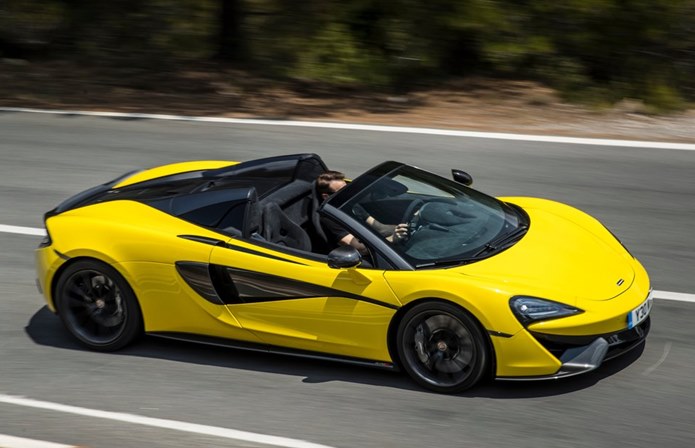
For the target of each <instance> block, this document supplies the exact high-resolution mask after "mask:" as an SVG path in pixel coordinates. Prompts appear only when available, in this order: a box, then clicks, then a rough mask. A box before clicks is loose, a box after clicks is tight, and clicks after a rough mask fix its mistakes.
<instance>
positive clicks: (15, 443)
mask: <svg viewBox="0 0 695 448" xmlns="http://www.w3.org/2000/svg"><path fill="white" fill-rule="evenodd" d="M0 448H77V447H75V445H63V444H62V443H53V442H45V441H43V440H34V439H25V438H22V437H13V436H8V435H5V434H0Z"/></svg>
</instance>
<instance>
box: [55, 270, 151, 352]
mask: <svg viewBox="0 0 695 448" xmlns="http://www.w3.org/2000/svg"><path fill="white" fill-rule="evenodd" d="M55 301H56V306H57V308H58V314H59V315H60V318H61V320H62V321H63V324H64V325H65V327H66V328H67V329H68V331H70V333H72V335H73V336H75V337H76V338H77V339H78V340H79V341H80V342H81V343H83V344H84V345H86V346H87V347H89V348H91V349H92V350H99V351H113V350H118V349H120V348H122V347H124V346H126V345H127V344H129V343H131V342H133V341H134V340H135V339H136V338H137V337H138V336H139V335H140V334H141V333H142V327H143V325H142V314H141V312H140V307H139V305H138V302H137V299H136V298H135V294H134V293H133V290H132V289H131V288H130V286H129V285H128V283H127V282H126V281H125V279H124V278H123V277H122V276H121V274H119V273H118V271H116V270H115V269H114V268H112V267H111V266H109V265H107V264H104V263H102V262H99V261H96V260H80V261H77V262H75V263H74V264H72V265H70V266H68V267H67V268H66V269H65V271H64V272H63V273H62V275H61V276H60V279H59V280H58V285H57V287H56V294H55Z"/></svg>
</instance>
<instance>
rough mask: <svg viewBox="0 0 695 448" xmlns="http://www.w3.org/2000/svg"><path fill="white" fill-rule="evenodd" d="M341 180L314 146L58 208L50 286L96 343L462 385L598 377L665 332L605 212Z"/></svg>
mask: <svg viewBox="0 0 695 448" xmlns="http://www.w3.org/2000/svg"><path fill="white" fill-rule="evenodd" d="M325 171H326V166H325V164H324V163H323V161H322V160H321V159H320V158H319V157H318V156H316V155H314V154H299V155H291V156H280V157H272V158H267V159H261V160H253V161H248V162H242V163H238V162H230V161H196V162H183V163H177V164H172V165H166V166H161V167H157V168H153V169H149V170H145V171H140V172H133V173H128V174H126V175H124V176H122V177H120V178H118V179H116V180H114V181H112V182H108V183H106V184H103V185H100V186H97V187H94V188H92V189H90V190H87V191H85V192H83V193H80V194H78V195H76V196H74V197H72V198H70V199H68V200H66V201H65V202H63V203H62V204H60V205H59V206H58V207H56V208H55V209H53V210H51V211H49V212H48V213H46V215H45V225H46V231H47V236H46V238H45V239H44V240H43V241H42V242H41V244H40V246H39V248H38V249H37V252H36V261H37V273H38V282H37V283H38V285H39V288H40V289H41V291H43V294H44V295H45V298H46V301H47V302H48V307H49V308H50V309H51V310H52V311H54V312H56V313H57V314H58V315H59V316H60V318H61V319H62V321H63V323H64V324H65V326H66V328H67V329H68V331H69V332H70V333H72V334H73V335H74V336H75V337H76V338H77V339H78V340H79V341H81V342H82V343H83V344H85V345H86V346H88V347H90V348H92V349H95V350H104V351H106V350H116V349H119V348H121V347H123V346H125V345H126V344H129V343H131V342H133V341H134V340H135V339H136V338H137V337H138V336H139V335H140V334H142V333H143V332H145V333H148V334H151V335H157V336H161V337H167V338H173V339H184V340H192V341H198V342H203V343H212V344H216V345H220V344H223V345H229V346H232V347H239V348H245V349H251V350H262V351H271V352H281V353H286V354H291V355H299V356H309V357H319V358H330V359H337V360H342V361H346V362H352V363H359V364H365V365H373V366H379V367H385V368H400V369H402V370H405V371H406V372H407V373H408V374H409V375H410V376H411V377H412V379H413V380H415V381H416V382H417V383H419V384H420V385H422V386H424V387H426V388H429V389H431V390H434V391H437V392H445V393H452V392H458V391H462V390H464V389H467V388H469V387H471V386H473V385H474V384H476V383H477V382H478V381H479V380H480V379H481V378H483V377H484V376H492V377H495V378H498V379H544V378H559V377H566V376H571V375H576V374H579V373H583V372H588V371H590V370H592V369H595V368H597V367H598V366H599V365H600V364H601V363H602V362H604V361H605V360H607V359H609V358H612V357H614V356H617V355H620V354H622V353H624V352H626V351H627V350H629V349H631V348H633V347H635V346H637V345H639V344H640V343H642V341H643V340H644V339H645V337H646V336H647V333H648V331H649V312H650V309H651V306H652V299H651V290H650V284H649V278H648V276H647V273H646V271H645V270H644V268H643V267H642V266H641V265H640V263H639V262H638V261H637V260H636V259H635V258H634V257H633V256H632V255H631V254H630V253H629V252H628V251H627V250H626V249H625V248H624V247H623V245H622V244H621V243H620V241H618V239H617V238H616V237H615V236H613V235H612V234H611V233H610V232H609V231H608V230H607V229H606V228H605V227H604V226H603V225H601V223H599V222H598V221H597V220H596V219H594V218H592V217H590V216H588V215H587V214H585V213H583V212H581V211H579V210H576V209H574V208H572V207H569V206H567V205H563V204H560V203H557V202H552V201H549V200H544V199H535V198H527V197H504V198H493V197H490V196H487V195H485V194H482V193H480V192H478V191H476V190H473V189H472V188H470V187H469V185H470V183H471V178H470V176H469V175H468V174H466V173H465V172H462V171H459V170H452V171H453V172H452V174H453V178H454V180H448V179H445V178H442V177H440V176H437V175H435V174H432V173H429V172H427V171H423V170H421V169H418V168H415V167H412V166H408V165H405V164H402V163H397V162H385V163H382V164H380V165H378V166H376V167H375V168H372V169H371V170H369V171H367V172H366V173H364V174H362V175H361V176H359V177H357V178H355V179H354V180H353V181H352V182H349V183H348V184H347V186H345V187H344V188H342V189H339V190H338V191H337V192H335V193H334V194H332V195H330V196H329V197H327V198H326V196H328V195H327V194H321V193H320V192H318V191H317V182H316V179H317V177H318V176H319V175H320V174H321V173H323V172H325ZM375 223H378V224H379V225H378V226H377V225H375ZM327 226H330V227H331V229H333V231H334V230H335V228H339V229H343V230H344V232H345V233H346V234H349V235H351V236H352V237H353V238H354V240H355V241H358V242H359V243H360V244H359V246H358V247H359V250H358V248H356V247H354V246H353V245H340V244H337V243H336V241H335V240H333V239H331V238H330V237H329V236H328V234H329V231H328V230H327ZM395 228H400V229H401V231H403V230H404V229H405V232H401V234H400V236H399V237H398V238H395V237H394V235H395V234H394V233H393V231H394V229H395Z"/></svg>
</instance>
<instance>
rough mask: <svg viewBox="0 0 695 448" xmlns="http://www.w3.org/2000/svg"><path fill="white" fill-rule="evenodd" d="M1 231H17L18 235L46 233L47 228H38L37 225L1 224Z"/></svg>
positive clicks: (43, 234) (42, 234) (41, 234)
mask: <svg viewBox="0 0 695 448" xmlns="http://www.w3.org/2000/svg"><path fill="white" fill-rule="evenodd" d="M0 232H4V233H16V234H18V235H36V236H45V235H46V230H44V229H37V228H35V227H20V226H6V225H4V224H0Z"/></svg>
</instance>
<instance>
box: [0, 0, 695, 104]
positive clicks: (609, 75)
mask: <svg viewBox="0 0 695 448" xmlns="http://www.w3.org/2000/svg"><path fill="white" fill-rule="evenodd" d="M0 56H2V57H6V58H29V59H30V58H33V57H47V58H72V59H77V60H84V61H88V62H89V63H92V64H104V65H119V66H129V67H134V68H141V69H145V70H162V69H164V68H166V67H169V66H177V67H181V66H186V65H189V64H195V63H205V62H208V61H213V60H222V61H226V62H228V63H232V64H234V65H235V66H238V67H241V68H244V69H246V70H250V71H251V72H253V73H256V74H258V75H262V76H266V77H267V76H273V77H284V78H295V79H301V80H307V81H310V82H321V83H327V84H329V85H333V84H335V85H356V86H361V87H368V88H379V89H384V88H389V89H406V88H412V87H417V86H419V85H423V84H424V85H428V84H432V83H436V82H438V81H439V80H442V79H447V78H452V77H462V76H469V75H476V76H490V77H505V78H517V79H518V78H525V79H534V80H538V81H541V82H544V83H547V84H548V85H551V86H553V87H556V88H558V89H559V90H560V91H561V92H564V94H565V95H566V96H567V97H568V98H571V99H574V100H580V101H581V100H584V101H587V100H588V101H603V102H605V101H608V102H614V101H619V100H620V99H622V98H625V97H629V98H636V99H641V100H643V101H646V102H648V103H649V104H651V105H653V106H654V107H656V108H658V109H676V108H680V107H682V106H683V105H684V101H692V100H693V99H694V98H695V0H564V1H562V2H549V1H547V0H465V1H463V0H429V1H427V2H423V1H421V0H351V1H337V0H304V1H301V2H288V1H282V0H112V1H110V2H95V1H91V0H2V2H0Z"/></svg>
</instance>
